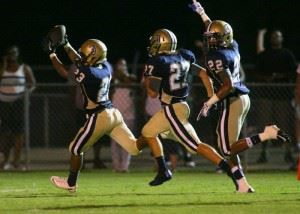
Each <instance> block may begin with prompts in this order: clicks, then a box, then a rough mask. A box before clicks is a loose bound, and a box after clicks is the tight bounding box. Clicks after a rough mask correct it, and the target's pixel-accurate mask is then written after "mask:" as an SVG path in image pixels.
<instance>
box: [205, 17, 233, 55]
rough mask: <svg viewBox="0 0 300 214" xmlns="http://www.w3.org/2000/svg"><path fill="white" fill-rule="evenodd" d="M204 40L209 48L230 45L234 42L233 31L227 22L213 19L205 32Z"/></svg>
mask: <svg viewBox="0 0 300 214" xmlns="http://www.w3.org/2000/svg"><path fill="white" fill-rule="evenodd" d="M204 42H205V44H206V46H207V48H209V49H218V48H226V47H230V45H231V44H232V42H233V31H232V28H231V26H230V24H228V23H227V22H224V21H221V20H214V21H212V22H211V23H210V24H209V26H208V27H207V31H206V32H205V33H204Z"/></svg>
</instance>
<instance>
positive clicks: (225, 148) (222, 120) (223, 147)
mask: <svg viewBox="0 0 300 214" xmlns="http://www.w3.org/2000/svg"><path fill="white" fill-rule="evenodd" d="M223 106H224V109H223V113H222V118H221V123H220V126H221V133H220V134H221V136H220V137H221V147H222V150H223V152H224V153H225V155H229V154H230V152H229V151H228V150H227V145H226V137H225V135H226V133H225V132H227V130H225V123H227V121H225V120H226V114H227V100H226V99H225V100H224V101H223Z"/></svg>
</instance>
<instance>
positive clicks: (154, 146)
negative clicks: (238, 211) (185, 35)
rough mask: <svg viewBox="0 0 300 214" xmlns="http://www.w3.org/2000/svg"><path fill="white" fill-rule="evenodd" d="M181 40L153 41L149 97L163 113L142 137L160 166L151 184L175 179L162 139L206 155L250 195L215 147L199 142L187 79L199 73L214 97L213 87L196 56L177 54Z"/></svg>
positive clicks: (160, 33)
mask: <svg viewBox="0 0 300 214" xmlns="http://www.w3.org/2000/svg"><path fill="white" fill-rule="evenodd" d="M176 48H177V39H176V36H175V34H174V33H173V32H171V31H170V30H167V29H159V30H157V31H156V32H155V33H154V34H153V35H152V36H151V38H150V46H149V49H148V53H149V56H150V58H149V60H148V62H147V64H146V67H145V73H144V76H145V87H146V90H147V93H148V96H150V97H153V98H156V97H158V98H159V99H160V101H161V104H162V109H161V110H160V111H158V112H157V113H156V114H154V115H153V116H152V118H151V119H150V120H149V121H148V122H147V123H146V125H145V126H144V127H143V130H142V135H143V137H145V138H146V140H147V143H148V144H149V146H150V148H151V150H152V153H153V155H154V157H155V159H156V162H157V165H158V174H157V175H156V177H155V178H154V180H152V181H151V182H150V183H149V184H150V185H151V186H156V185H160V184H162V183H164V182H166V181H168V180H170V179H171V178H172V174H171V172H170V171H169V170H168V169H167V167H166V164H165V160H164V157H163V152H162V147H161V143H160V141H159V138H158V135H161V137H164V138H170V139H173V140H176V141H177V142H180V143H181V144H183V145H184V146H185V147H186V148H187V149H188V150H189V151H190V152H191V153H194V154H195V153H197V154H199V155H202V156H203V157H205V158H206V159H208V160H210V161H211V162H213V163H214V164H216V165H218V166H219V167H220V168H221V169H223V170H224V171H226V172H227V174H228V175H229V176H230V177H231V178H233V179H234V181H235V183H236V185H237V186H238V190H240V191H246V190H248V186H244V183H241V182H239V179H240V178H241V176H240V175H238V174H236V173H235V172H233V173H232V171H231V167H230V166H229V164H228V163H227V161H226V160H225V159H224V158H222V157H221V156H220V155H219V154H218V153H217V152H216V151H215V150H214V149H213V148H212V147H210V146H209V145H207V144H204V143H202V142H201V141H200V139H199V138H198V136H197V134H196V132H195V130H194V128H193V126H192V125H191V124H190V123H189V121H188V118H189V114H190V109H189V106H188V104H187V102H186V99H187V96H188V93H189V84H188V82H187V75H188V72H189V71H190V70H197V71H199V77H200V78H201V79H202V81H203V83H204V86H205V87H206V90H207V93H208V96H212V95H213V88H212V84H211V82H210V80H209V77H208V76H207V74H206V72H205V71H204V69H203V68H202V69H201V67H200V66H198V65H197V64H195V56H194V54H193V53H192V52H191V51H188V50H184V49H181V50H177V49H176Z"/></svg>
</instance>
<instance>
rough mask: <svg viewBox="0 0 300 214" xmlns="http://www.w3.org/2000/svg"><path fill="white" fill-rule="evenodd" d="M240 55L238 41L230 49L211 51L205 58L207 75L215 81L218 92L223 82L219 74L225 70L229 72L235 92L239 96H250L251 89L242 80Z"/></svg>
mask: <svg viewBox="0 0 300 214" xmlns="http://www.w3.org/2000/svg"><path fill="white" fill-rule="evenodd" d="M240 58H241V57H240V53H239V46H238V44H237V42H236V41H233V44H232V46H231V47H230V48H224V49H218V50H210V51H209V52H208V53H207V55H206V56H205V66H206V69H207V74H208V75H209V76H210V77H211V78H212V79H213V82H214V86H215V89H216V90H219V88H220V87H221V86H222V84H223V82H222V80H221V79H220V78H219V76H218V73H219V72H221V71H224V70H227V71H229V72H228V73H230V74H231V80H232V82H233V85H234V89H235V90H234V92H233V93H238V94H248V93H249V89H248V88H247V87H246V86H245V85H244V84H243V83H242V82H241V80H240Z"/></svg>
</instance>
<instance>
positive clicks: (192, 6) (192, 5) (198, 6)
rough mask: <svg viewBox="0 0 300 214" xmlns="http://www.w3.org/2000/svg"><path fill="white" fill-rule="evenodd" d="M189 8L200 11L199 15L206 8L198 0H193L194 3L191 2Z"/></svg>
mask: <svg viewBox="0 0 300 214" xmlns="http://www.w3.org/2000/svg"><path fill="white" fill-rule="evenodd" d="M189 8H191V9H192V10H193V11H194V12H196V13H198V14H199V15H201V14H202V13H203V12H204V8H203V7H202V5H201V4H200V3H199V2H197V1H196V0H193V3H192V4H189Z"/></svg>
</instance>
